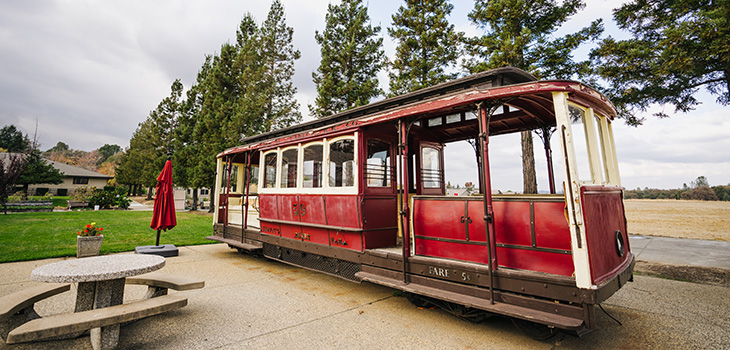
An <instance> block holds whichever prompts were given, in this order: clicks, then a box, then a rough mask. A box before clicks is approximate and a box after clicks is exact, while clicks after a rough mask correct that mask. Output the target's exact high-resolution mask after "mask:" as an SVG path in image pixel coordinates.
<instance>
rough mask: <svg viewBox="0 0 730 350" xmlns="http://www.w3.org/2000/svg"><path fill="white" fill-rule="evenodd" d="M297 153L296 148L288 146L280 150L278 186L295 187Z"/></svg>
mask: <svg viewBox="0 0 730 350" xmlns="http://www.w3.org/2000/svg"><path fill="white" fill-rule="evenodd" d="M298 154H299V149H298V148H290V149H287V150H285V151H283V152H281V181H280V182H279V187H281V188H293V187H297V169H298V166H297V164H298V162H299V157H298Z"/></svg>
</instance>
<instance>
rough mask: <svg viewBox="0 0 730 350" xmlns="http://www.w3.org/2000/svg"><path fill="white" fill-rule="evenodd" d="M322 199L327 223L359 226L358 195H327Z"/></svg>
mask: <svg viewBox="0 0 730 350" xmlns="http://www.w3.org/2000/svg"><path fill="white" fill-rule="evenodd" d="M324 200H325V207H326V210H327V224H328V225H330V226H340V227H352V228H360V213H359V209H360V206H359V205H358V196H354V195H350V196H348V195H327V196H325V198H324Z"/></svg>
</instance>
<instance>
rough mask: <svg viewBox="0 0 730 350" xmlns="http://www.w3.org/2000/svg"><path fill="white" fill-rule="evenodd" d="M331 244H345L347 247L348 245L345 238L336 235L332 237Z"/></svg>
mask: <svg viewBox="0 0 730 350" xmlns="http://www.w3.org/2000/svg"><path fill="white" fill-rule="evenodd" d="M330 244H334V245H341V246H345V247H347V245H348V244H347V241H346V240H344V239H342V238H334V237H331V238H330Z"/></svg>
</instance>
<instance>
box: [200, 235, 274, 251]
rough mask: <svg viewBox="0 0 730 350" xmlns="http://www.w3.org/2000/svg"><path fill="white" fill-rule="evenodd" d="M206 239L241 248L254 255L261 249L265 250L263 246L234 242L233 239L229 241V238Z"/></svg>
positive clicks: (214, 237) (209, 237) (212, 237)
mask: <svg viewBox="0 0 730 350" xmlns="http://www.w3.org/2000/svg"><path fill="white" fill-rule="evenodd" d="M205 239H209V240H211V241H218V242H221V243H226V244H228V245H230V246H232V247H236V248H241V249H244V250H247V251H249V252H252V253H253V252H260V251H261V249H262V248H263V244H262V245H255V244H250V243H244V242H241V241H237V240H233V239H229V238H223V237H219V236H208V237H205Z"/></svg>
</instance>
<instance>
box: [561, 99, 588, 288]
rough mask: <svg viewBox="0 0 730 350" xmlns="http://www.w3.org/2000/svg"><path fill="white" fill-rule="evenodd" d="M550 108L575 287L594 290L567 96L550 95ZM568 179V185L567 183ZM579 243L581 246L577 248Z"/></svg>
mask: <svg viewBox="0 0 730 350" xmlns="http://www.w3.org/2000/svg"><path fill="white" fill-rule="evenodd" d="M553 105H554V108H555V119H556V122H557V128H558V130H557V132H558V137H559V139H560V152H561V153H562V155H563V160H564V162H563V164H562V166H563V172H564V178H565V179H566V182H565V183H564V186H565V192H566V193H565V194H566V204H567V205H568V221H569V224H570V225H569V226H570V245H571V248H572V254H573V266H574V268H575V283H576V286H577V287H579V288H595V286H593V285H592V283H591V270H590V262H589V260H588V249H587V246H586V235H585V229H584V225H583V212H582V210H581V209H582V206H581V201H580V181H579V179H578V167H577V164H576V157H575V145H574V143H573V131H572V128H571V125H570V114H569V112H568V94H567V93H565V92H553ZM565 160H567V163H568V166H567V168H566V166H565ZM567 179H570V180H571V181H570V182H568V181H567ZM578 240H580V242H581V244H580V247H579V245H578Z"/></svg>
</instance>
